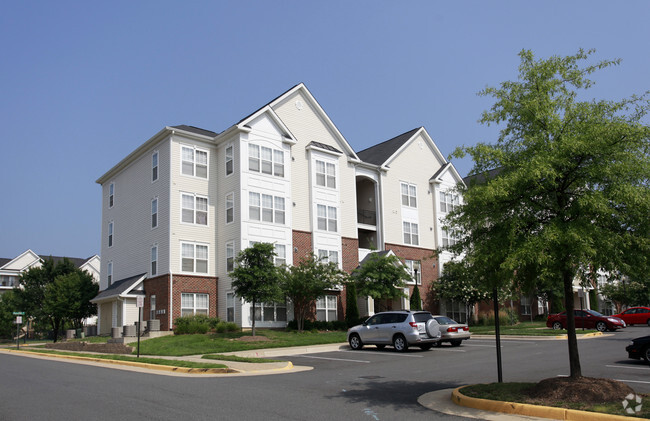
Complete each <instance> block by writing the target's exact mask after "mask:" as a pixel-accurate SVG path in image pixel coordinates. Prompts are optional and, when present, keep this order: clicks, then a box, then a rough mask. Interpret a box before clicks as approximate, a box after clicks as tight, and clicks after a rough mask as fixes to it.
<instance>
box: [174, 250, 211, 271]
mask: <svg viewBox="0 0 650 421" xmlns="http://www.w3.org/2000/svg"><path fill="white" fill-rule="evenodd" d="M181 271H183V272H191V273H208V246H206V245H201V244H195V243H181Z"/></svg>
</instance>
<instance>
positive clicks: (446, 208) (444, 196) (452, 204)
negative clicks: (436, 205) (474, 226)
mask: <svg viewBox="0 0 650 421" xmlns="http://www.w3.org/2000/svg"><path fill="white" fill-rule="evenodd" d="M458 206H460V200H459V198H458V195H457V194H451V193H446V192H440V212H453V211H454V209H456V208H457V207H458Z"/></svg>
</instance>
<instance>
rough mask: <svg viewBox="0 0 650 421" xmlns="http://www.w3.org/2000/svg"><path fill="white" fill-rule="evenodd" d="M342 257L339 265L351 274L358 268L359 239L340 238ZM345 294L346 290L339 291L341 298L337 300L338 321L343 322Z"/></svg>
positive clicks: (345, 302) (345, 303) (345, 304)
mask: <svg viewBox="0 0 650 421" xmlns="http://www.w3.org/2000/svg"><path fill="white" fill-rule="evenodd" d="M341 246H342V254H343V255H342V256H341V263H342V264H343V270H344V271H346V272H347V273H352V271H353V270H355V269H356V268H357V266H359V239H357V238H346V237H343V238H341ZM346 306H347V294H346V289H345V288H343V291H341V297H340V299H339V300H338V309H337V310H338V312H337V315H338V319H339V320H345V311H346V309H347V307H346Z"/></svg>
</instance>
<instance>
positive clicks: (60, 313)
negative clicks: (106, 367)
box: [14, 258, 98, 342]
mask: <svg viewBox="0 0 650 421" xmlns="http://www.w3.org/2000/svg"><path fill="white" fill-rule="evenodd" d="M19 284H20V286H19V287H16V288H14V295H15V299H16V303H17V306H18V307H19V308H20V309H21V310H22V311H25V313H26V317H30V318H31V319H32V320H33V321H34V323H35V325H36V326H40V328H41V329H43V328H44V327H45V326H48V327H49V328H50V329H52V331H53V333H54V342H56V341H57V340H58V335H59V333H60V331H61V329H63V327H64V326H65V323H66V322H70V323H73V324H75V325H76V326H80V325H81V320H82V319H84V318H86V317H90V316H92V315H94V314H96V307H95V305H93V304H92V303H90V300H91V299H92V298H93V297H95V296H96V295H97V291H98V286H97V285H96V284H95V283H94V282H93V280H92V276H91V275H90V274H88V273H87V272H85V271H82V270H81V269H79V268H77V267H76V266H75V265H74V263H72V262H71V261H70V260H69V259H67V258H64V259H63V260H60V261H58V262H54V260H53V259H52V258H48V259H44V260H41V266H40V267H32V268H29V269H28V270H27V271H25V272H23V273H22V274H21V276H20V279H19Z"/></svg>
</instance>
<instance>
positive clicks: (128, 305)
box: [122, 298, 144, 326]
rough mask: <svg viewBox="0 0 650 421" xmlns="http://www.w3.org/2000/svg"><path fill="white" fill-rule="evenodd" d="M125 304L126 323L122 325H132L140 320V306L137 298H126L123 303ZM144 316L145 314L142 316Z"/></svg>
mask: <svg viewBox="0 0 650 421" xmlns="http://www.w3.org/2000/svg"><path fill="white" fill-rule="evenodd" d="M122 305H123V306H124V323H123V324H122V326H126V325H132V324H134V323H135V322H137V321H138V312H139V310H138V307H137V304H136V299H135V298H126V299H125V300H124V302H123V304H122ZM142 318H144V315H143V316H142Z"/></svg>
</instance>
